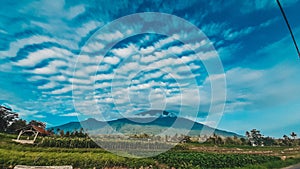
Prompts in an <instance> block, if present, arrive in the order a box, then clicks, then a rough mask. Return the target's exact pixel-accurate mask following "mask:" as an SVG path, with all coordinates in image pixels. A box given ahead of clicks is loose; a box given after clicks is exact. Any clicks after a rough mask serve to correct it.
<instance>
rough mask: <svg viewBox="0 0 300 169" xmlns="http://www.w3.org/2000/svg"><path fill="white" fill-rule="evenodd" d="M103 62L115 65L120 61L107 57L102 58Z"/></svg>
mask: <svg viewBox="0 0 300 169" xmlns="http://www.w3.org/2000/svg"><path fill="white" fill-rule="evenodd" d="M103 62H105V63H108V64H111V65H116V64H118V63H119V62H120V59H119V58H118V57H115V56H107V57H104V59H103Z"/></svg>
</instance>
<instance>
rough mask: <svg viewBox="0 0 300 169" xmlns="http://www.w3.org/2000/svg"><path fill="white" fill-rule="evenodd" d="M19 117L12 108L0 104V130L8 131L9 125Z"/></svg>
mask: <svg viewBox="0 0 300 169" xmlns="http://www.w3.org/2000/svg"><path fill="white" fill-rule="evenodd" d="M17 118H18V114H17V113H14V112H13V111H12V109H11V108H8V107H5V106H0V132H6V131H7V129H8V127H9V126H10V125H11V124H12V123H13V122H14V121H15V120H16V119H17Z"/></svg>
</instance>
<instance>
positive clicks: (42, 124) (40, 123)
mask: <svg viewBox="0 0 300 169" xmlns="http://www.w3.org/2000/svg"><path fill="white" fill-rule="evenodd" d="M29 125H34V126H37V127H41V128H43V129H45V128H46V124H45V123H43V122H40V121H36V120H31V121H30V122H29Z"/></svg>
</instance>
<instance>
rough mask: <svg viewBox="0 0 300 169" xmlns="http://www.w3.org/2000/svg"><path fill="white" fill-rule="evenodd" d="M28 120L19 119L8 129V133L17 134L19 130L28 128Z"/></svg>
mask: <svg viewBox="0 0 300 169" xmlns="http://www.w3.org/2000/svg"><path fill="white" fill-rule="evenodd" d="M26 125H27V124H26V120H22V119H18V120H15V121H14V122H13V123H12V124H11V125H10V126H9V127H8V128H7V131H8V132H9V133H15V132H17V130H19V129H21V128H24V127H26Z"/></svg>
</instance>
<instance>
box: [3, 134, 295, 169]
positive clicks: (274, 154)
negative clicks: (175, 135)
mask: <svg viewBox="0 0 300 169" xmlns="http://www.w3.org/2000/svg"><path fill="white" fill-rule="evenodd" d="M0 136H1V137H0V168H13V167H14V166H15V165H38V166H41V165H72V166H73V167H74V168H172V167H173V168H282V167H285V166H289V165H292V164H296V163H299V162H300V158H299V157H300V156H299V154H298V152H299V147H290V148H287V147H255V148H253V147H250V146H240V147H230V146H223V147H222V146H219V147H217V146H213V145H203V144H195V143H193V144H192V143H188V144H184V145H178V146H176V147H175V148H173V149H171V150H170V151H168V152H165V153H162V154H160V155H158V156H155V157H151V158H129V157H120V156H117V155H115V154H112V153H110V152H107V151H105V150H103V149H101V148H96V147H95V148H65V147H64V146H61V147H53V146H52V147H50V146H46V145H43V146H41V145H20V144H17V143H14V142H12V141H11V139H13V138H15V137H16V136H15V135H8V134H0ZM65 139H66V140H67V139H68V138H65ZM78 144H79V143H78ZM283 156H284V157H286V159H285V160H282V157H283Z"/></svg>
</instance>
